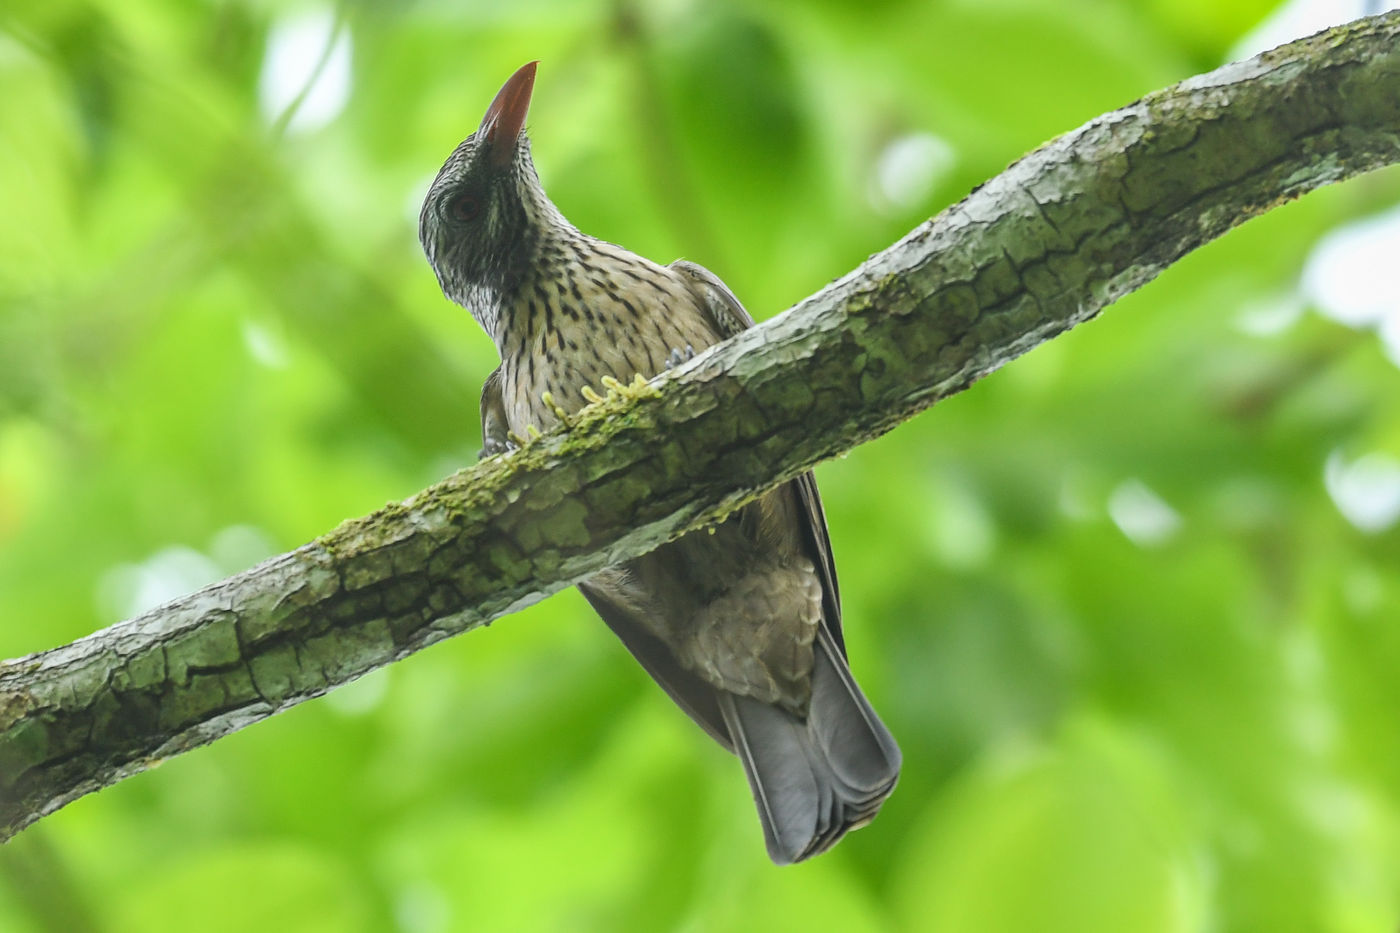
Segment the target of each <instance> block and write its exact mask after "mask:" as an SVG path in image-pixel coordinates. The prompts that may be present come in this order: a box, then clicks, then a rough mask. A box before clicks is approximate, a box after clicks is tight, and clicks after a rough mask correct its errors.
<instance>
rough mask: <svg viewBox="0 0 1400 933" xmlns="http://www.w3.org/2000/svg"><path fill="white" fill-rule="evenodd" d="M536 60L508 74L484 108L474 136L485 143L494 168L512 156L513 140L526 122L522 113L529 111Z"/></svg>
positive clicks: (513, 153)
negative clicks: (507, 77) (483, 114)
mask: <svg viewBox="0 0 1400 933" xmlns="http://www.w3.org/2000/svg"><path fill="white" fill-rule="evenodd" d="M538 64H539V62H529V63H528V64H525V65H521V66H520V69H519V70H518V71H516V73H515V74H513V75H511V76H510V78H509V80H507V81H506V83H505V84H503V85H501V89H500V90H499V91H498V92H496V99H495V100H493V101H491V106H490V107H487V108H486V116H484V117H482V118H481V128H480V129H478V130H477V131H476V132H477V136H478V138H479V139H481V141H482V144H483V145H485V146H486V149H487V157H488V158H489V159H490V160H491V162H492V164H494V165H495V166H496V167H497V168H504V167H505V166H507V165H509V164H510V163H511V160H512V159H514V158H515V146H516V142H517V141H518V140H519V139H520V131H521V129H523V128H524V126H525V114H527V113H528V112H529V111H530V92H531V91H533V90H534V89H535V66H536V65H538Z"/></svg>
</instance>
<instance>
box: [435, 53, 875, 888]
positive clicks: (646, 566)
mask: <svg viewBox="0 0 1400 933" xmlns="http://www.w3.org/2000/svg"><path fill="white" fill-rule="evenodd" d="M537 64H538V63H537V62H530V63H528V64H526V65H524V66H522V67H521V68H520V69H518V70H517V71H516V72H515V73H514V74H513V75H511V77H510V78H509V79H508V80H507V81H506V82H505V84H504V85H502V87H501V89H500V91H499V92H498V93H497V94H496V96H495V98H494V100H492V102H491V105H490V106H489V107H488V108H487V110H486V114H485V116H484V117H483V118H482V120H481V123H480V125H479V126H478V128H477V129H476V131H475V132H473V133H472V134H471V135H469V136H468V137H467V138H466V139H465V140H464V141H463V142H462V143H461V144H460V145H458V146H457V147H456V148H455V149H454V150H453V152H452V154H451V155H450V156H448V158H447V160H446V162H445V163H444V164H443V166H442V169H441V170H440V171H439V172H438V174H437V176H436V178H435V179H434V180H433V182H432V184H431V185H430V186H429V189H428V192H427V195H426V196H425V198H424V200H423V206H422V210H421V212H420V215H419V239H420V241H421V244H422V247H423V251H424V253H425V254H426V256H427V259H428V263H429V264H430V265H431V266H432V269H433V271H434V273H435V274H436V276H437V280H438V284H439V285H440V286H441V288H442V291H443V293H444V295H446V297H447V298H448V299H450V300H451V301H453V302H455V303H457V304H459V305H461V306H463V307H464V308H466V309H467V310H468V311H469V312H470V313H471V314H472V316H473V317H474V318H475V319H476V321H477V322H478V323H479V324H480V325H481V327H482V328H483V329H484V330H485V331H486V333H487V334H488V335H489V336H490V337H491V339H492V340H493V341H494V342H495V344H496V349H497V350H498V352H499V354H500V358H501V363H500V366H499V367H498V368H497V369H496V370H494V371H493V372H492V373H491V375H490V376H489V377H488V378H487V379H486V382H485V385H484V386H483V388H482V396H481V423H482V438H483V446H482V456H493V455H498V454H507V453H509V452H510V451H511V450H513V449H514V448H515V447H516V446H517V444H516V443H515V441H516V440H517V439H520V438H526V437H530V436H533V433H534V432H535V431H545V430H549V429H550V428H552V427H555V426H556V425H558V424H559V423H560V422H561V420H562V421H565V422H567V421H568V419H569V418H570V417H571V416H572V415H573V414H574V413H576V412H577V411H579V410H580V409H581V408H583V407H584V406H585V405H587V404H588V403H589V401H590V399H596V398H597V397H598V396H597V394H596V392H594V391H593V387H595V386H598V385H600V384H606V383H607V380H608V379H617V380H619V381H620V382H624V383H625V382H629V381H631V380H633V379H635V377H636V376H638V375H640V376H642V377H643V378H651V377H653V376H655V375H657V374H659V373H661V372H663V371H665V370H667V369H670V368H672V367H674V366H675V365H676V364H677V363H679V362H683V361H685V360H688V359H689V358H691V357H693V356H694V355H695V354H696V353H698V352H700V351H703V350H704V349H706V348H707V347H710V346H712V345H714V344H716V343H719V342H721V341H723V340H725V339H726V338H728V337H732V336H733V335H735V334H737V333H739V332H740V331H742V330H744V329H746V328H748V327H751V326H753V323H754V321H753V318H752V317H750V316H749V313H748V312H747V311H746V310H745V309H744V306H743V305H742V304H740V302H739V300H738V299H737V298H736V297H735V296H734V293H733V292H731V291H730V290H729V288H728V287H726V286H725V284H724V283H723V282H722V281H721V280H720V279H719V278H718V277H717V276H716V275H714V274H713V273H712V272H710V271H709V270H707V269H705V268H704V267H702V266H700V265H697V264H695V263H693V262H689V261H685V260H677V261H675V262H672V263H671V264H669V265H664V266H663V265H659V264H657V263H655V262H652V261H651V260H648V259H645V258H643V257H641V256H639V255H637V254H635V253H633V252H630V251H628V250H626V249H624V248H622V247H620V246H617V245H614V244H612V243H608V242H605V241H603V240H600V239H597V238H595V237H591V236H588V235H587V234H584V233H582V232H580V231H579V230H578V229H577V228H576V227H574V226H573V224H571V223H569V221H567V220H566V219H565V218H564V215H563V214H562V213H561V212H560V211H559V209H558V208H557V207H556V206H555V205H554V203H553V202H552V201H550V199H549V198H548V197H547V196H546V195H545V192H544V188H543V186H542V185H541V183H540V178H539V174H538V172H537V171H536V169H535V164H534V159H533V157H532V155H531V150H530V141H529V137H528V135H527V134H526V132H525V117H526V114H527V112H528V110H529V106H530V100H531V97H532V95H533V92H534V85H535V74H536V67H537ZM579 589H580V590H581V591H582V593H583V595H584V597H585V598H586V599H587V600H588V602H589V603H590V604H591V605H592V607H593V608H594V610H596V612H597V613H598V615H599V616H601V617H602V619H603V621H604V622H605V623H606V624H607V625H608V627H609V628H611V629H612V631H613V632H614V633H615V634H616V635H617V636H618V637H619V638H620V639H621V641H622V643H623V644H624V645H625V646H626V648H627V649H628V650H629V651H630V652H631V653H632V655H633V656H634V657H635V658H636V659H637V660H638V661H639V662H640V663H641V665H642V667H643V668H645V670H646V671H647V673H648V674H650V675H651V677H652V678H653V679H654V680H655V681H656V682H657V683H658V684H660V686H661V687H662V688H663V689H664V690H665V691H666V692H667V693H668V694H669V695H670V697H671V699H672V700H674V701H675V703H676V705H678V706H679V707H680V708H681V709H682V710H683V711H684V712H685V713H687V714H688V715H689V716H690V717H691V718H692V719H693V720H695V722H696V723H698V724H699V725H700V727H701V728H702V729H704V730H705V731H706V732H707V733H709V735H710V736H712V737H713V738H714V739H715V740H716V741H718V742H719V743H720V744H721V745H723V746H724V747H725V748H727V749H729V750H730V751H732V752H734V753H735V754H737V755H738V757H739V759H740V760H741V761H742V763H743V768H744V772H745V774H746V776H747V779H748V783H749V787H750V790H751V792H752V794H753V797H754V801H755V803H756V806H757V809H758V813H759V820H760V823H761V824H762V828H763V836H764V842H765V845H766V848H767V851H768V855H769V857H770V858H771V859H772V860H773V861H774V862H775V863H777V864H780V865H781V864H789V863H793V862H799V861H802V860H803V859H806V858H809V857H811V856H813V855H816V854H818V853H820V852H824V851H826V850H827V849H829V848H830V847H831V846H832V845H834V844H835V843H836V842H837V841H838V840H839V839H841V838H842V836H844V835H845V834H846V832H847V831H849V830H851V829H854V828H856V827H859V826H863V825H865V824H866V823H868V822H869V821H870V820H871V819H873V818H874V816H875V814H876V813H877V812H878V811H879V809H880V807H881V804H883V803H884V801H885V799H886V798H887V797H888V796H889V794H890V792H891V791H892V790H893V789H894V786H895V783H896V781H897V780H898V777H899V771H900V765H901V755H900V750H899V746H898V745H897V744H896V742H895V740H894V737H893V736H892V735H891V733H890V731H889V730H888V729H887V728H886V727H885V725H884V723H883V722H881V720H880V718H879V716H877V715H876V713H875V710H874V709H873V708H872V707H871V705H870V702H869V701H868V700H867V699H866V697H865V695H864V694H863V693H862V692H861V689H860V687H859V686H858V685H857V684H856V681H855V679H854V678H853V677H852V675H851V671H850V667H849V665H848V663H847V659H846V648H845V641H844V638H843V635H842V628H841V604H840V594H839V593H838V590H837V583H836V569H835V566H834V564H833V562H832V554H831V543H830V540H829V538H828V534H827V526H826V518H825V515H824V513H823V510H822V504H821V499H820V497H819V496H818V493H817V486H816V481H815V479H814V478H813V476H812V474H811V473H810V472H809V473H806V474H804V475H802V476H800V477H798V478H797V479H794V480H791V481H789V482H787V483H785V484H783V485H781V486H778V487H776V488H775V489H773V490H771V491H769V492H768V493H766V494H764V495H763V496H761V497H760V498H758V499H757V500H755V501H753V502H751V503H749V504H747V505H745V506H743V507H742V508H740V509H739V510H737V512H735V513H733V514H731V515H730V516H729V517H727V518H726V519H725V520H724V521H723V522H721V523H720V524H718V525H717V526H714V527H712V528H710V529H706V530H699V531H692V532H689V533H687V534H685V535H683V536H681V537H680V538H678V539H676V540H675V541H672V542H670V543H667V544H663V545H662V546H661V547H659V548H657V549H656V550H654V551H652V552H651V553H649V554H646V555H643V556H641V557H637V558H634V559H631V560H628V561H625V562H623V563H620V564H618V565H615V566H612V567H608V568H607V569H605V570H602V571H600V572H598V573H597V574H595V575H593V576H591V577H589V578H588V579H586V580H585V581H583V582H582V583H580V584H579Z"/></svg>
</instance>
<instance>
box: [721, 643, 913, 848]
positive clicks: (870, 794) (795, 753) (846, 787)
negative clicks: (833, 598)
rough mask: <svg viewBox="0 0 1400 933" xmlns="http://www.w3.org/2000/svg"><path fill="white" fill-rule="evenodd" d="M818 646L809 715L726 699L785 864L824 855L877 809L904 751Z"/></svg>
mask: <svg viewBox="0 0 1400 933" xmlns="http://www.w3.org/2000/svg"><path fill="white" fill-rule="evenodd" d="M813 647H814V649H815V650H814V655H815V664H814V665H813V668H812V703H811V707H810V709H809V712H808V715H807V719H806V720H805V721H804V720H802V719H799V718H797V717H796V716H794V715H793V714H792V713H790V712H788V711H787V710H785V709H783V708H781V707H778V706H772V705H769V704H767V703H762V702H760V701H758V700H755V699H753V698H751V697H744V696H736V695H734V694H723V695H722V696H721V698H720V709H721V711H722V712H723V714H724V721H725V724H726V725H727V726H728V728H729V734H730V736H731V737H732V738H733V739H734V749H735V751H736V752H738V754H739V757H740V759H742V761H743V763H744V772H745V773H746V774H747V775H748V778H749V787H750V788H751V789H752V790H753V796H754V802H755V803H757V804H758V815H759V819H760V820H761V821H762V823H763V838H764V841H765V842H766V843H767V844H768V855H769V856H770V857H771V858H772V859H773V861H774V862H776V863H778V864H779V865H786V864H788V863H791V862H800V861H802V860H803V859H805V858H810V857H811V856H813V855H816V854H818V853H819V852H824V851H826V850H827V849H829V848H830V847H831V846H833V845H835V843H836V841H837V840H838V839H840V838H841V837H842V836H844V835H845V834H846V832H847V830H851V829H855V828H857V827H860V826H864V825H865V824H866V823H868V822H869V821H870V820H871V819H872V818H873V817H874V816H875V814H876V813H877V812H878V811H879V809H880V805H881V804H882V803H884V800H885V798H886V797H888V796H889V794H890V791H892V790H894V785H895V781H896V780H898V778H899V765H900V754H899V746H898V745H896V744H895V741H894V737H893V736H892V735H890V733H889V730H888V729H886V728H885V724H884V723H882V722H880V718H879V717H878V716H876V715H875V711H874V710H873V709H871V708H870V703H869V702H868V701H867V700H866V699H865V696H864V695H863V694H862V693H861V692H860V687H858V686H856V682H855V680H854V679H853V678H852V677H851V672H850V669H849V668H848V667H847V666H846V659H845V657H844V656H843V654H842V653H841V651H840V649H838V648H837V647H836V646H835V645H834V644H833V643H832V641H831V638H830V636H828V635H827V633H826V631H825V630H824V629H823V630H821V631H820V633H819V635H818V637H817V641H816V644H815V645H814V646H813Z"/></svg>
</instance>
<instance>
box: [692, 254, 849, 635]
mask: <svg viewBox="0 0 1400 933" xmlns="http://www.w3.org/2000/svg"><path fill="white" fill-rule="evenodd" d="M670 268H671V270H672V271H673V272H675V273H677V274H678V275H679V276H680V277H681V280H682V281H683V282H685V284H686V287H687V288H689V289H690V290H691V292H692V293H694V294H695V296H696V297H697V298H699V299H700V306H701V307H702V308H703V309H704V310H705V312H706V313H707V314H708V315H709V317H710V321H711V322H712V323H713V324H714V327H715V330H717V331H719V332H720V333H721V334H723V335H724V338H725V339H728V338H730V337H733V336H734V335H735V334H737V333H739V332H741V331H745V330H748V329H749V328H750V327H752V326H753V324H754V320H753V317H752V316H751V315H750V314H749V312H748V311H747V310H745V308H744V306H743V305H742V304H740V303H739V299H738V298H736V297H734V293H733V292H731V291H730V290H729V287H728V286H727V285H725V284H724V282H722V281H720V277H719V276H717V275H715V274H714V273H713V272H711V271H710V270H709V269H706V268H705V267H704V266H701V265H697V264H696V263H693V262H689V261H687V260H684V259H677V260H676V261H675V262H673V263H671V266H670ZM792 488H793V490H794V491H795V492H796V493H797V497H798V500H799V505H800V507H801V511H802V513H803V514H804V515H805V516H806V519H807V520H806V521H805V522H804V523H803V525H804V528H803V531H804V534H805V535H806V538H807V545H808V550H809V552H810V555H809V556H810V557H811V558H812V562H813V563H814V564H816V566H817V572H818V573H819V574H820V575H821V581H822V609H823V612H822V621H823V623H824V624H825V625H826V628H827V631H828V633H830V635H831V640H832V641H833V642H835V643H836V647H837V648H838V649H840V651H841V654H842V655H845V653H846V639H845V637H844V636H843V635H842V633H841V592H840V589H839V588H838V586H837V583H836V563H835V562H834V561H833V560H832V558H831V539H830V538H829V537H828V536H827V532H826V513H825V512H824V511H823V509H822V499H821V496H820V495H819V494H818V493H817V480H816V477H814V476H813V475H812V474H811V473H810V472H808V473H803V474H802V475H801V476H799V477H798V478H797V479H795V480H793V481H792Z"/></svg>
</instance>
